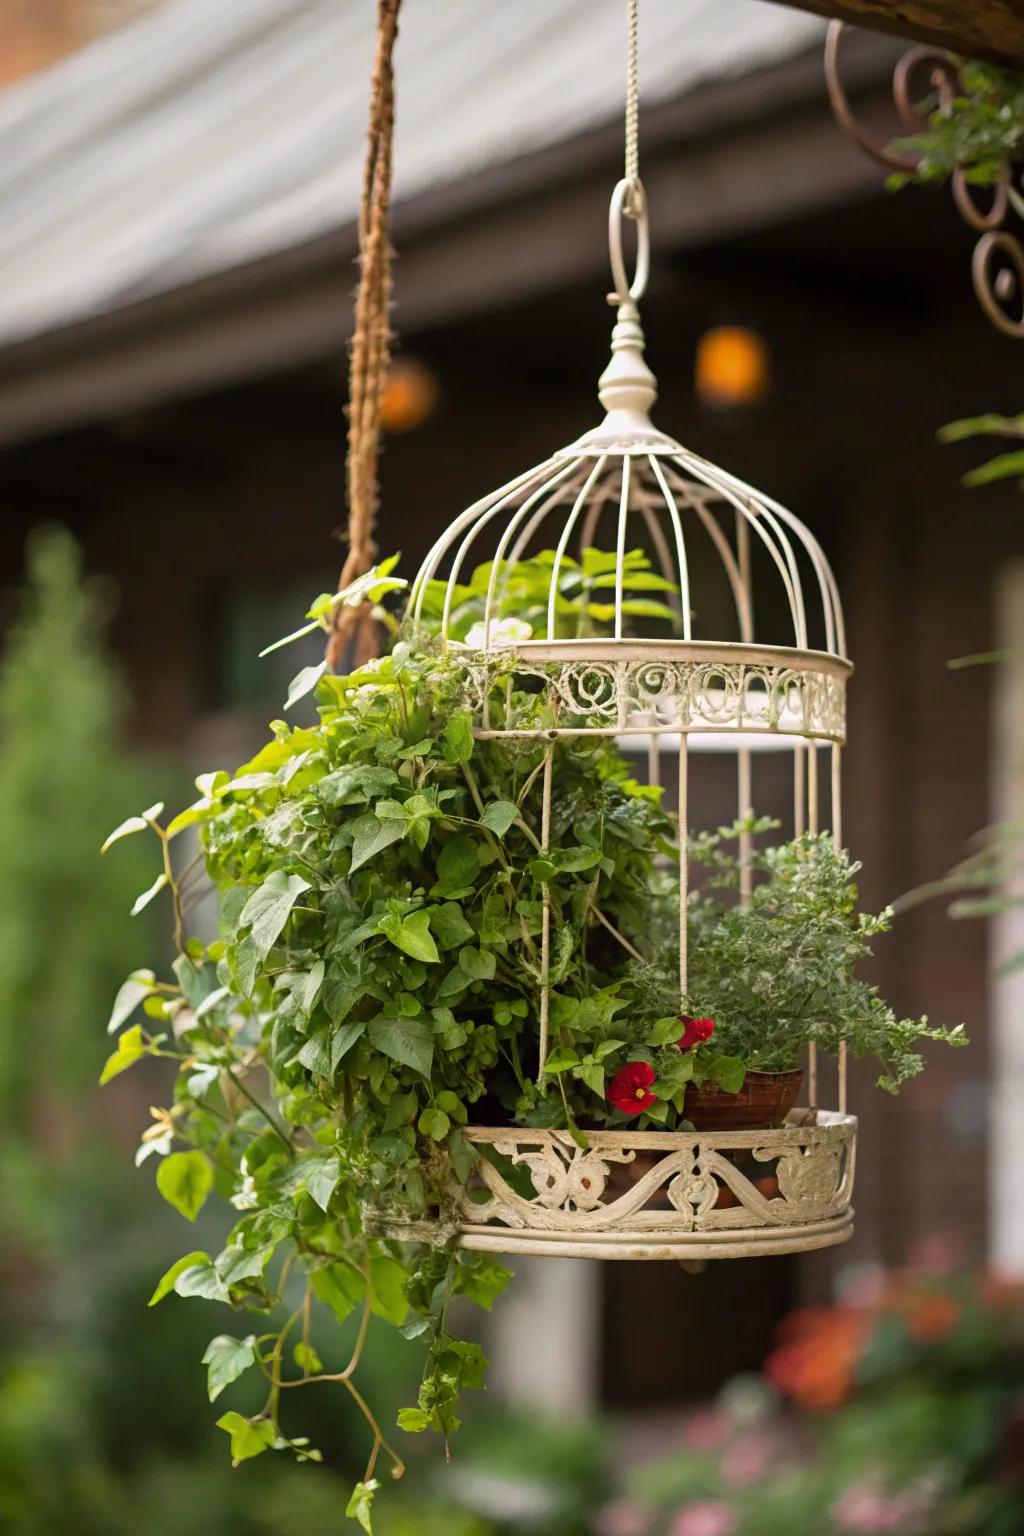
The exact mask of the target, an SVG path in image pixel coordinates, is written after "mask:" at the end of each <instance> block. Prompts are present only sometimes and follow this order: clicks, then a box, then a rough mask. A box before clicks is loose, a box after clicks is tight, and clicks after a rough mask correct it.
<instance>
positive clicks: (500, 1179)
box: [374, 1110, 857, 1261]
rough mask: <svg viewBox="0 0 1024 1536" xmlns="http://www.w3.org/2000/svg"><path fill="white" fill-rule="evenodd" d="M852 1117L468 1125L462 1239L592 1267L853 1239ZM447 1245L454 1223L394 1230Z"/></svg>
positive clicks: (459, 1211) (460, 1202) (457, 1190)
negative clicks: (723, 1123)
mask: <svg viewBox="0 0 1024 1536" xmlns="http://www.w3.org/2000/svg"><path fill="white" fill-rule="evenodd" d="M856 1131H857V1122H856V1120H855V1119H854V1118H853V1117H852V1116H850V1115H839V1114H833V1113H831V1112H829V1111H824V1110H818V1111H817V1112H814V1111H810V1110H794V1112H793V1114H792V1115H791V1116H790V1118H789V1121H788V1123H787V1124H786V1125H785V1126H781V1127H778V1128H777V1129H775V1130H764V1131H702V1132H689V1133H684V1132H650V1131H591V1132H588V1133H587V1143H588V1145H587V1146H586V1147H585V1148H583V1147H580V1146H577V1145H576V1143H575V1142H574V1141H573V1140H572V1138H571V1136H569V1134H568V1133H567V1132H565V1131H531V1130H520V1129H518V1128H513V1129H501V1130H496V1129H490V1128H487V1127H483V1126H471V1127H469V1128H468V1129H467V1130H466V1131H465V1133H464V1134H465V1136H466V1138H467V1140H469V1141H471V1142H472V1143H473V1144H474V1145H475V1146H476V1147H477V1149H478V1150H479V1152H480V1154H481V1156H480V1161H479V1165H478V1169H477V1173H476V1174H475V1176H474V1178H473V1179H472V1180H471V1182H470V1184H469V1186H468V1187H467V1188H464V1187H462V1186H460V1185H457V1184H455V1183H454V1181H453V1184H452V1189H451V1197H452V1201H453V1203H454V1207H455V1220H456V1226H455V1233H456V1236H457V1237H458V1240H459V1242H460V1243H461V1244H462V1245H463V1246H464V1247H466V1248H475V1249H481V1250H485V1251H487V1252H491V1253H510V1254H513V1253H526V1254H543V1255H547V1256H549V1257H559V1258H587V1259H679V1260H685V1261H689V1260H705V1259H731V1258H753V1257H756V1256H760V1255H764V1254H778V1253H801V1252H805V1251H807V1250H810V1249H813V1248H828V1247H832V1246H834V1245H835V1244H837V1243H843V1242H846V1240H847V1239H848V1238H849V1237H850V1236H851V1234H852V1232H853V1211H852V1209H851V1206H850V1199H851V1196H852V1193H853V1178H854V1163H855V1151H856ZM374 1229H375V1230H377V1231H382V1232H386V1234H387V1235H388V1236H391V1237H395V1238H407V1239H415V1240H416V1241H420V1242H423V1241H428V1242H429V1241H432V1240H433V1241H437V1242H443V1241H445V1240H446V1239H447V1238H448V1237H450V1235H451V1232H452V1228H451V1225H450V1224H448V1225H442V1223H440V1222H438V1223H437V1224H436V1226H433V1227H432V1226H431V1224H430V1223H416V1224H415V1225H414V1226H405V1225H402V1224H400V1223H388V1224H387V1225H386V1226H384V1227H382V1226H381V1225H380V1224H379V1223H376V1222H375V1223H374Z"/></svg>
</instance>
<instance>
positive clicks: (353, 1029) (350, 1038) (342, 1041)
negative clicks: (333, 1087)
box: [331, 1019, 366, 1077]
mask: <svg viewBox="0 0 1024 1536" xmlns="http://www.w3.org/2000/svg"><path fill="white" fill-rule="evenodd" d="M365 1033H366V1021H365V1019H356V1020H354V1021H353V1022H352V1023H351V1024H343V1025H342V1027H341V1028H340V1029H338V1030H335V1032H334V1035H333V1037H332V1039H331V1076H332V1077H333V1076H334V1073H335V1072H337V1070H338V1064H339V1062H340V1061H341V1060H342V1058H343V1057H345V1056H346V1055H347V1054H348V1052H349V1051H350V1050H351V1049H352V1047H353V1046H354V1045H355V1043H356V1041H357V1040H359V1039H360V1038H361V1037H362V1036H363V1035H364V1034H365Z"/></svg>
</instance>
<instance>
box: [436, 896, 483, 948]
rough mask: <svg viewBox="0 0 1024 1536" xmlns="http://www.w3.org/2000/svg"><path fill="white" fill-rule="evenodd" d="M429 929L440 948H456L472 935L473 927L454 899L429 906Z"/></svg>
mask: <svg viewBox="0 0 1024 1536" xmlns="http://www.w3.org/2000/svg"><path fill="white" fill-rule="evenodd" d="M430 931H431V933H432V934H433V935H434V937H435V939H436V940H437V942H438V944H439V945H440V947H441V948H442V949H457V948H458V947H459V945H460V944H465V943H467V942H468V941H469V940H470V939H471V938H472V937H473V928H472V925H471V924H470V923H468V922H467V921H466V919H465V917H464V915H463V912H462V908H461V907H460V906H459V905H458V903H457V902H454V901H446V902H445V903H444V905H443V906H440V907H431V908H430Z"/></svg>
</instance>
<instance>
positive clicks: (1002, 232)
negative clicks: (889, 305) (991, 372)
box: [825, 21, 1024, 340]
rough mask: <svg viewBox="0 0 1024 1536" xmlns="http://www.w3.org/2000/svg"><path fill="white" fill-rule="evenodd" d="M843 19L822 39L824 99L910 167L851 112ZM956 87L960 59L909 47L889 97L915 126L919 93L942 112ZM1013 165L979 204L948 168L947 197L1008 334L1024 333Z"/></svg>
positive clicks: (899, 167)
mask: <svg viewBox="0 0 1024 1536" xmlns="http://www.w3.org/2000/svg"><path fill="white" fill-rule="evenodd" d="M843 31H844V26H843V23H842V22H841V21H834V22H832V24H831V25H830V27H829V32H828V40H827V42H826V45H825V76H826V80H827V82H828V93H829V100H830V102H831V104H832V111H833V112H834V114H835V117H836V120H837V121H838V123H839V124H840V126H841V127H842V128H843V129H844V130H845V132H846V133H847V134H848V135H849V137H850V138H851V139H852V140H853V141H854V143H855V144H857V145H859V146H860V148H861V149H862V150H864V152H865V154H867V155H870V156H871V158H872V159H873V160H877V161H878V163H879V165H882V166H884V167H885V169H886V170H888V171H896V172H899V173H901V174H903V175H908V176H910V175H913V174H914V172H915V171H916V169H917V162H916V161H915V160H911V159H905V158H902V157H901V156H899V155H895V154H892V153H891V152H890V151H888V150H886V149H884V148H883V147H882V146H881V145H878V144H876V143H874V141H873V140H872V139H871V138H870V137H869V135H868V134H867V132H866V131H865V130H864V128H862V126H861V125H860V123H859V122H858V121H857V118H856V116H855V115H854V112H853V108H852V107H851V105H850V101H849V97H848V96H847V94H846V90H845V87H844V85H843V81H842V73H841V67H840V62H839V43H840V38H841V37H842V35H843ZM962 90H963V86H962V82H961V77H960V65H959V63H958V61H957V60H956V59H955V58H954V57H953V55H952V54H949V53H945V52H943V51H942V50H941V49H936V48H928V47H918V48H912V49H910V51H909V52H908V53H906V54H904V56H903V57H902V58H901V59H900V61H899V63H898V64H897V66H896V69H895V72H894V74H893V100H894V102H895V103H896V109H897V111H898V113H899V116H900V121H901V123H902V124H903V126H904V128H905V130H906V131H907V133H910V134H912V133H915V132H920V130H921V128H922V127H923V126H924V124H925V119H924V118H923V117H922V114H921V110H920V102H921V99H922V97H924V96H930V97H931V98H932V99H933V100H934V101H935V102H937V104H938V108H939V111H941V112H948V111H949V109H950V107H951V104H952V102H953V100H954V99H955V97H956V96H958V95H959V94H961V92H962ZM1016 173H1017V168H1015V167H1014V166H1013V165H1011V164H1010V162H1009V161H1006V162H1005V163H1004V165H1003V169H1002V175H1001V177H1000V180H999V181H998V182H997V183H996V185H995V186H994V187H992V188H990V189H988V194H987V195H989V196H990V197H991V205H990V206H989V207H988V208H985V207H983V206H982V205H981V204H980V203H979V202H978V199H977V195H976V192H975V189H974V188H973V186H972V184H971V182H970V181H969V180H968V178H967V175H966V173H965V172H964V171H963V170H957V171H955V172H954V173H953V177H952V181H951V186H952V191H953V201H954V202H955V204H956V207H957V209H958V211H959V213H960V215H961V216H962V218H963V219H964V220H965V221H966V223H967V224H969V225H970V227H971V228H972V229H974V230H976V231H977V232H978V234H979V235H980V237H981V238H980V239H979V241H978V243H977V245H976V246H975V249H974V257H973V261H972V277H973V280H974V289H975V292H976V293H977V296H978V301H979V303H980V304H981V307H982V309H983V310H984V311H985V313H986V315H987V316H988V318H989V319H990V320H991V322H992V324H993V325H994V326H996V327H997V329H999V330H1000V331H1002V332H1003V333H1004V334H1005V335H1007V336H1012V337H1014V338H1016V339H1017V340H1020V339H1022V338H1024V245H1022V244H1021V240H1020V238H1019V236H1018V235H1017V234H1016V233H1014V232H1012V231H1011V230H1009V229H1007V228H1006V227H1005V226H1006V223H1007V220H1008V219H1009V218H1010V217H1011V215H1012V213H1013V207H1014V202H1015V201H1016V203H1017V205H1018V206H1019V205H1020V198H1019V195H1015V193H1014V186H1013V184H1014V176H1015V174H1016Z"/></svg>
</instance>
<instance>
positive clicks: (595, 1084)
mask: <svg viewBox="0 0 1024 1536" xmlns="http://www.w3.org/2000/svg"><path fill="white" fill-rule="evenodd" d="M576 1072H577V1075H578V1076H579V1077H580V1078H581V1079H582V1081H583V1082H585V1083H586V1085H587V1087H588V1088H589V1089H590V1091H591V1093H596V1094H597V1096H598V1098H603V1097H604V1067H602V1065H601V1063H600V1062H599V1061H594V1060H589V1061H584V1062H582V1063H581V1064H580V1066H579V1067H577V1069H576Z"/></svg>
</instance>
